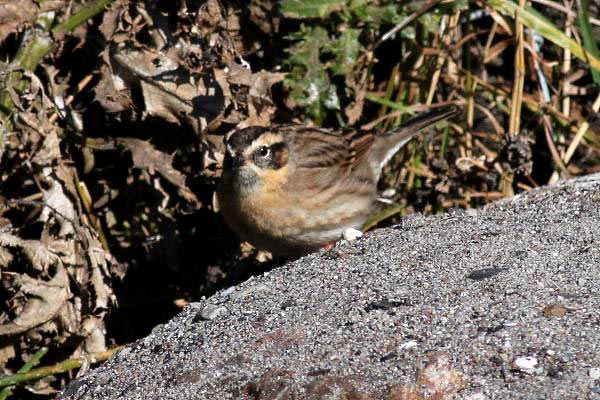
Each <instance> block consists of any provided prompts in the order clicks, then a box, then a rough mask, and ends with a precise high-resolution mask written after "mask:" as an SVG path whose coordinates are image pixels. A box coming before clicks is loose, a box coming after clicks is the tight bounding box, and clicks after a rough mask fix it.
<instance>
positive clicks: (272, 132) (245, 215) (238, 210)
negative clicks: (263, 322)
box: [217, 107, 458, 256]
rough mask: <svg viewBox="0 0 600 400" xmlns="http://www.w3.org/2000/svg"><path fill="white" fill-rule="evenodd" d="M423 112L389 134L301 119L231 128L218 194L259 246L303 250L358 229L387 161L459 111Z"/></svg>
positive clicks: (239, 230) (232, 221) (229, 217)
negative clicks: (312, 123) (317, 124)
mask: <svg viewBox="0 0 600 400" xmlns="http://www.w3.org/2000/svg"><path fill="white" fill-rule="evenodd" d="M457 111H458V110H457V108H456V107H444V108H438V109H435V110H432V111H429V112H427V113H423V114H421V115H419V116H417V117H415V118H413V119H411V120H409V121H408V122H406V123H405V124H403V125H402V126H400V127H398V128H395V129H393V130H391V131H389V132H386V133H383V134H375V133H372V132H368V131H343V132H337V133H336V132H331V131H328V130H325V129H320V128H314V127H306V126H302V125H276V126H270V127H258V126H253V127H248V128H244V129H241V130H238V131H236V132H234V133H233V134H231V135H230V136H229V138H228V139H227V142H226V145H227V152H226V154H225V160H224V164H223V173H222V176H221V182H220V184H219V188H218V191H217V197H218V201H219V205H220V208H221V211H222V213H223V217H224V218H225V221H226V222H227V224H228V225H229V226H230V227H231V228H232V229H233V231H234V232H235V233H236V234H237V235H238V236H239V237H240V238H241V239H243V240H245V241H247V242H249V243H250V244H252V245H253V246H254V247H256V248H258V249H261V250H267V251H270V252H271V253H273V254H276V255H285V256H300V255H304V254H307V253H310V252H312V251H315V250H318V249H319V248H321V247H323V246H325V245H328V244H331V243H333V242H336V241H337V240H339V239H340V238H341V235H342V233H343V232H344V231H345V230H346V229H349V228H355V229H358V228H360V227H361V225H362V224H363V223H364V221H365V220H366V218H367V217H368V216H369V215H370V214H371V213H372V212H373V211H374V210H375V200H376V198H377V181H378V180H379V176H380V175H381V170H382V168H383V166H384V165H385V164H386V163H387V162H388V161H389V160H390V158H392V156H393V155H394V154H396V152H397V151H398V150H399V149H400V148H401V147H402V146H404V145H405V144H406V143H407V142H408V141H409V140H410V139H411V138H412V137H414V136H415V135H416V134H418V133H419V132H421V131H422V130H423V129H425V128H427V127H429V126H431V125H433V124H435V123H436V122H438V121H441V120H443V119H446V118H449V117H451V116H453V115H454V114H456V113H457Z"/></svg>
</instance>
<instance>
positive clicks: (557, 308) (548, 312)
mask: <svg viewBox="0 0 600 400" xmlns="http://www.w3.org/2000/svg"><path fill="white" fill-rule="evenodd" d="M566 313H567V308H566V307H565V306H563V305H561V304H558V303H554V304H550V305H547V306H546V307H544V317H546V318H552V317H564V316H565V314H566Z"/></svg>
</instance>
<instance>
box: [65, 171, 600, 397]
mask: <svg viewBox="0 0 600 400" xmlns="http://www.w3.org/2000/svg"><path fill="white" fill-rule="evenodd" d="M599 277H600V175H594V176H588V177H584V178H580V179H577V180H574V181H568V182H566V183H562V184H560V185H559V186H556V187H551V188H542V189H538V190H535V191H533V192H530V193H529V194H527V195H521V196H518V197H516V198H514V199H511V200H507V201H502V202H499V203H495V204H493V205H490V206H488V207H486V208H485V209H483V210H478V211H457V212H451V213H449V214H445V215H441V216H431V217H424V216H420V215H415V216H410V217H407V218H405V219H404V220H403V221H402V223H401V224H400V225H398V226H396V227H394V228H390V229H382V230H377V231H374V232H371V233H368V234H367V235H365V236H364V237H363V238H361V239H358V240H357V241H356V242H353V243H350V244H346V245H343V246H341V247H339V248H336V249H334V250H332V251H330V252H321V253H318V254H313V255H311V256H308V257H305V258H303V259H300V260H298V261H295V262H292V263H289V264H286V265H284V266H282V267H280V268H278V269H276V270H273V271H271V272H270V273H268V274H265V275H263V276H260V277H255V278H253V279H251V280H249V281H247V282H245V283H243V284H241V285H239V286H238V287H235V288H232V289H229V290H225V291H222V292H220V293H217V294H216V295H215V296H213V297H211V298H209V299H206V300H205V301H202V302H199V303H194V304H192V305H191V306H189V307H188V308H186V309H185V310H184V311H183V312H182V313H181V314H180V315H178V316H177V317H176V318H174V319H173V320H172V321H170V322H169V323H167V324H165V325H164V326H162V327H159V328H157V329H156V330H155V331H154V332H153V333H152V334H151V335H150V336H148V337H146V338H144V339H140V340H138V341H137V342H135V343H133V344H132V345H130V346H129V347H127V348H126V349H124V350H122V351H121V352H119V353H118V354H117V355H116V356H115V357H113V358H112V359H111V360H110V361H109V362H107V363H106V364H104V365H102V366H100V367H98V368H96V369H94V370H91V371H89V372H88V373H87V374H86V375H84V376H83V377H82V378H81V379H79V380H77V381H75V382H73V383H72V384H71V385H70V386H69V387H68V389H67V390H66V391H65V393H63V395H62V398H63V399H421V398H434V397H431V396H436V395H437V396H438V397H436V398H438V399H444V398H452V397H453V396H454V397H456V398H461V399H472V400H475V399H600V369H598V368H600V279H599ZM428 396H429V397H428Z"/></svg>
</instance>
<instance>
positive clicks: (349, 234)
mask: <svg viewBox="0 0 600 400" xmlns="http://www.w3.org/2000/svg"><path fill="white" fill-rule="evenodd" d="M362 235H363V233H362V232H361V231H359V230H358V229H354V228H348V229H346V230H345V231H344V232H343V233H342V239H344V240H347V241H349V242H351V241H353V240H356V239H358V238H359V237H361V236H362Z"/></svg>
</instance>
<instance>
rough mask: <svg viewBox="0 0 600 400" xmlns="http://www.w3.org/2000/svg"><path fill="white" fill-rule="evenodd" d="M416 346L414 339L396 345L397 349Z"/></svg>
mask: <svg viewBox="0 0 600 400" xmlns="http://www.w3.org/2000/svg"><path fill="white" fill-rule="evenodd" d="M417 346H418V343H417V341H416V340H409V341H408V342H404V343H402V344H401V345H400V346H398V350H400V351H402V350H408V349H412V348H413V347H417Z"/></svg>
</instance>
